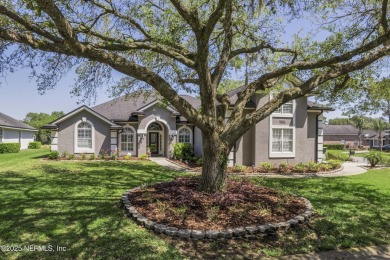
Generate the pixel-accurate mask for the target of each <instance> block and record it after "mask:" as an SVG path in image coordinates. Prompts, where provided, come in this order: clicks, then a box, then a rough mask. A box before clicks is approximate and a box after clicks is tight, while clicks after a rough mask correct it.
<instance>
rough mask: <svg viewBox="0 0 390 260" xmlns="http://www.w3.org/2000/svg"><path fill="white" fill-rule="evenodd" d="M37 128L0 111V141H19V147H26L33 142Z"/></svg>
mask: <svg viewBox="0 0 390 260" xmlns="http://www.w3.org/2000/svg"><path fill="white" fill-rule="evenodd" d="M37 131H38V130H37V129H35V128H34V127H32V126H29V125H26V124H25V123H22V122H20V121H19V120H16V119H14V118H12V117H10V116H7V115H6V114H3V113H1V112H0V143H20V149H27V148H28V144H29V143H30V142H34V134H35V132H37Z"/></svg>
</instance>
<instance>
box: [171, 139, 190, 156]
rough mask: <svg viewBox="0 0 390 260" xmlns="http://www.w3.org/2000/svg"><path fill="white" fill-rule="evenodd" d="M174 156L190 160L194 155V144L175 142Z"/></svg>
mask: <svg viewBox="0 0 390 260" xmlns="http://www.w3.org/2000/svg"><path fill="white" fill-rule="evenodd" d="M173 156H174V157H175V158H176V159H179V160H190V159H191V158H192V157H193V149H192V145H191V144H189V143H175V144H174V145H173Z"/></svg>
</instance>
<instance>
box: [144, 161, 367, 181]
mask: <svg viewBox="0 0 390 260" xmlns="http://www.w3.org/2000/svg"><path fill="white" fill-rule="evenodd" d="M357 158H359V157H357ZM149 159H150V160H151V161H153V162H155V163H157V164H158V165H161V166H164V167H166V168H168V169H170V170H174V171H181V172H193V171H192V170H191V169H189V168H185V167H183V166H180V165H177V164H174V163H172V162H170V161H168V160H167V158H164V157H151V158H149ZM360 159H362V158H360ZM366 165H367V163H366V162H363V163H362V162H345V163H343V169H342V170H341V171H339V172H335V173H328V174H327V173H324V174H294V175H280V174H254V175H250V174H245V175H243V176H247V177H251V176H261V177H268V178H307V177H343V176H352V175H358V174H362V173H365V172H366V171H367V170H366V169H365V168H363V166H366Z"/></svg>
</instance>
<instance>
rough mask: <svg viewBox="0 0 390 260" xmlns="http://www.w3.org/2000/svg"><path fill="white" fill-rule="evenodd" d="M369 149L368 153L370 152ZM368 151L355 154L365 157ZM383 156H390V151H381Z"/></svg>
mask: <svg viewBox="0 0 390 260" xmlns="http://www.w3.org/2000/svg"><path fill="white" fill-rule="evenodd" d="M368 152H369V151H367V152H366V153H368ZM366 153H355V154H354V156H358V157H364V155H365V154H366ZM380 153H381V154H382V155H383V156H386V157H390V152H380Z"/></svg>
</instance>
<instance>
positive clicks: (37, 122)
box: [22, 111, 64, 143]
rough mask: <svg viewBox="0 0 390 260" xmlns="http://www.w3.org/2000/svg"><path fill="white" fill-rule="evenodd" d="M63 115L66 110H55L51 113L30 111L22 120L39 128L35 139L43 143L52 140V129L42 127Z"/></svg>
mask: <svg viewBox="0 0 390 260" xmlns="http://www.w3.org/2000/svg"><path fill="white" fill-rule="evenodd" d="M63 115H64V112H62V111H54V112H52V113H51V114H46V113H34V112H29V113H27V115H26V117H25V118H24V119H23V120H22V121H23V122H24V123H26V124H28V125H31V126H33V127H35V128H37V129H38V132H37V133H36V135H35V139H36V140H37V141H40V142H42V143H49V142H50V140H51V133H50V130H47V129H42V126H44V125H46V124H48V123H50V122H52V121H54V120H56V119H57V118H59V117H61V116H63Z"/></svg>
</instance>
